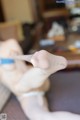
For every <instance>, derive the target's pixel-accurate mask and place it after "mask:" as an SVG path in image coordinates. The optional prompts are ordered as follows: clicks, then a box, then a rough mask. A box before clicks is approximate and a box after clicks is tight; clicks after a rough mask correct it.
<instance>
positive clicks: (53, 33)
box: [47, 22, 65, 41]
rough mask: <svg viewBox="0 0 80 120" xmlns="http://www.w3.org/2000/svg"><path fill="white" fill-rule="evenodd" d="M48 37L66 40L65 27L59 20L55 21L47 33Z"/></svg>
mask: <svg viewBox="0 0 80 120" xmlns="http://www.w3.org/2000/svg"><path fill="white" fill-rule="evenodd" d="M47 38H48V39H51V40H55V41H64V40H65V31H64V28H63V27H62V26H61V25H60V24H58V23H57V22H53V23H52V27H51V29H50V30H49V31H48V33H47Z"/></svg>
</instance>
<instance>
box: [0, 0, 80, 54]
mask: <svg viewBox="0 0 80 120" xmlns="http://www.w3.org/2000/svg"><path fill="white" fill-rule="evenodd" d="M79 34H80V0H23V1H22V0H17V1H16V0H0V38H1V39H2V40H7V39H9V38H15V39H16V40H18V41H19V43H20V44H21V46H22V48H23V51H24V54H26V53H27V52H28V51H29V50H30V49H32V51H35V50H37V49H42V48H43V49H47V50H48V51H50V52H68V51H71V52H74V53H79V47H80V41H79V40H80V36H79ZM53 44H54V46H53ZM33 46H35V47H33ZM32 51H31V52H32Z"/></svg>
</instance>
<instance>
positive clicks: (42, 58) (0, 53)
mask: <svg viewBox="0 0 80 120" xmlns="http://www.w3.org/2000/svg"><path fill="white" fill-rule="evenodd" d="M21 54H22V50H21V48H20V46H19V44H18V43H17V41H16V40H13V39H10V40H7V41H5V42H1V46H0V57H2V58H10V57H11V56H15V55H21ZM27 59H28V61H29V62H30V63H31V64H32V65H30V66H29V65H26V64H25V62H23V61H20V60H15V63H13V64H6V65H1V66H0V77H1V78H0V80H1V82H2V83H3V84H4V85H5V86H7V87H8V88H9V89H10V90H11V91H12V92H13V93H14V94H15V95H16V97H17V99H18V101H19V102H20V105H21V107H22V109H23V111H24V113H25V115H26V116H28V118H29V119H30V120H80V116H79V115H76V114H72V113H69V112H50V111H49V109H48V104H47V100H46V98H45V95H44V94H42V93H45V92H46V91H47V90H48V89H49V80H48V77H49V76H50V75H51V74H52V73H55V72H57V71H58V70H61V69H64V68H66V66H67V61H66V59H65V58H64V57H61V56H56V55H53V54H51V53H49V52H47V51H45V50H41V51H38V52H36V53H34V54H32V55H31V56H27ZM36 92H38V94H35V93H36ZM28 93H33V94H32V95H30V94H28Z"/></svg>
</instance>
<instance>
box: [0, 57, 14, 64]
mask: <svg viewBox="0 0 80 120" xmlns="http://www.w3.org/2000/svg"><path fill="white" fill-rule="evenodd" d="M14 62H15V61H14V60H13V59H8V58H0V64H13V63H14Z"/></svg>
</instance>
